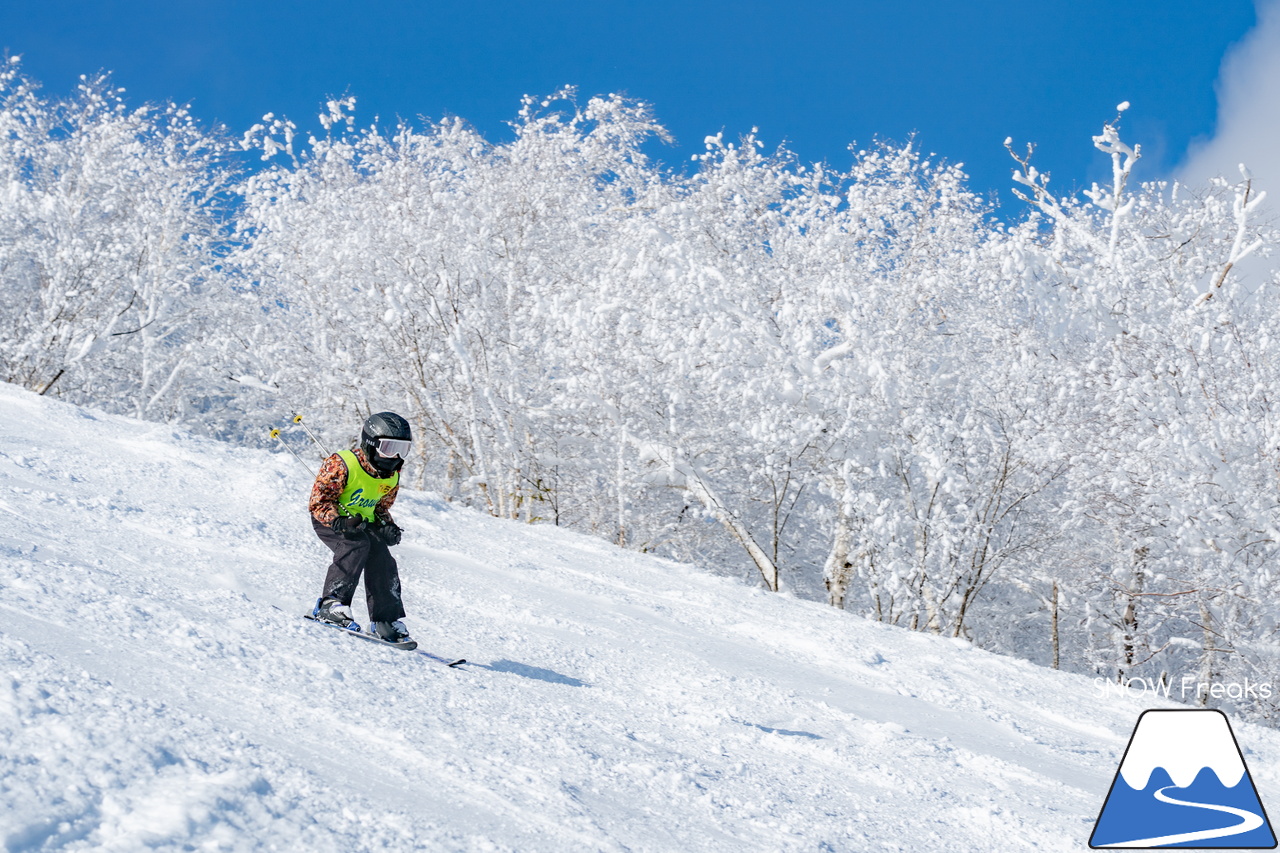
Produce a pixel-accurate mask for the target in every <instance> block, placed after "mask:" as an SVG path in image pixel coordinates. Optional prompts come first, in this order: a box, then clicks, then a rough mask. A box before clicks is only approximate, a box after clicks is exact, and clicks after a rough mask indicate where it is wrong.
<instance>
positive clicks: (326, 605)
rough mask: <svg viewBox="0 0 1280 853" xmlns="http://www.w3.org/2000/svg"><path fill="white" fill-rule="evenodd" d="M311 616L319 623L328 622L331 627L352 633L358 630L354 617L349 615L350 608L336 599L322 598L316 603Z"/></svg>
mask: <svg viewBox="0 0 1280 853" xmlns="http://www.w3.org/2000/svg"><path fill="white" fill-rule="evenodd" d="M311 615H312V616H314V617H316V618H317V619H319V620H320V621H321V622H328V623H330V624H332V625H337V626H338V627H339V628H348V629H350V630H352V631H359V630H360V626H359V625H356V620H355V616H354V615H353V614H352V613H351V608H350V606H348V605H346V604H343V603H341V602H340V601H338V600H337V599H336V598H322V599H320V600H319V601H317V602H316V607H315V610H312V611H311Z"/></svg>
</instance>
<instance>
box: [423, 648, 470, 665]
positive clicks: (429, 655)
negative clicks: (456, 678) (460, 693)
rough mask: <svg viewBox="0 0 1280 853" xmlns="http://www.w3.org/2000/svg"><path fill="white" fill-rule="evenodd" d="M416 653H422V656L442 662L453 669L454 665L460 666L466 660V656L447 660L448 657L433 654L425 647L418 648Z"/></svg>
mask: <svg viewBox="0 0 1280 853" xmlns="http://www.w3.org/2000/svg"><path fill="white" fill-rule="evenodd" d="M418 654H420V655H422V656H423V657H424V658H431V659H432V660H433V661H435V662H437V663H442V664H444V665H445V666H447V667H449V668H450V669H453V668H454V667H457V666H462V665H463V664H464V663H466V662H467V659H466V658H458V659H457V660H449V658H442V657H440V655H433V654H432V653H431V652H429V651H427V650H426V649H418Z"/></svg>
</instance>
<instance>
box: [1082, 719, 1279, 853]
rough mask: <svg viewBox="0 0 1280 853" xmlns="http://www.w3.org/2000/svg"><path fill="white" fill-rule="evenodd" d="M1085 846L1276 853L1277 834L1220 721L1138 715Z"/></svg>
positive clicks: (1224, 723) (1225, 723) (1226, 725)
mask: <svg viewBox="0 0 1280 853" xmlns="http://www.w3.org/2000/svg"><path fill="white" fill-rule="evenodd" d="M1089 846H1090V847H1091V848H1093V849H1095V850H1098V849H1110V848H1133V847H1197V848H1214V849H1230V850H1269V849H1273V848H1275V846H1276V836H1275V833H1274V832H1272V830H1271V823H1270V821H1268V820H1267V813H1266V811H1265V810H1264V809H1263V808H1262V801H1261V800H1260V799H1258V791H1257V789H1256V788H1255V787H1254V785H1253V777H1252V776H1250V775H1249V768H1248V767H1246V766H1245V763H1244V755H1243V754H1242V753H1241V752H1240V745H1239V744H1238V743H1236V738H1235V734H1234V733H1232V731H1231V723H1230V722H1228V721H1227V716H1226V714H1223V713H1222V712H1221V711H1213V710H1204V711H1201V710H1190V709H1188V710H1177V711H1165V710H1158V711H1155V710H1153V711H1144V712H1143V713H1142V716H1140V717H1139V718H1138V725H1137V726H1135V727H1134V729H1133V735H1132V736H1131V737H1130V738H1129V746H1128V748H1126V749H1125V752H1124V758H1123V759H1121V761H1120V769H1119V770H1118V771H1116V778H1115V779H1114V780H1113V781H1112V783H1111V790H1110V791H1109V792H1108V793H1107V799H1106V801H1105V802H1104V803H1103V805H1102V812H1101V813H1100V814H1099V815H1098V821H1097V823H1095V824H1094V827H1093V835H1092V836H1091V837H1090V838H1089Z"/></svg>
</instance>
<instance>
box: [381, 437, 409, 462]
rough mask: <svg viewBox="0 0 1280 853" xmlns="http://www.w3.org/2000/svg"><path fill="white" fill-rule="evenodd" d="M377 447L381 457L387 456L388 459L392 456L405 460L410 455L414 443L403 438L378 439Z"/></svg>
mask: <svg viewBox="0 0 1280 853" xmlns="http://www.w3.org/2000/svg"><path fill="white" fill-rule="evenodd" d="M377 447H378V455H379V456H385V457H387V458H388V459H390V458H391V457H392V456H399V457H400V458H401V459H404V458H406V457H407V456H408V455H409V450H410V449H411V448H412V447H413V442H412V441H406V440H405V439H403V438H380V439H378V445H377Z"/></svg>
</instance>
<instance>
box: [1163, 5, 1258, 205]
mask: <svg viewBox="0 0 1280 853" xmlns="http://www.w3.org/2000/svg"><path fill="white" fill-rule="evenodd" d="M1257 12H1258V23H1257V26H1255V27H1254V28H1253V30H1252V31H1250V33H1249V34H1248V35H1247V36H1245V38H1244V39H1243V40H1241V41H1240V42H1239V44H1237V45H1235V46H1234V47H1233V48H1232V49H1231V50H1230V51H1228V52H1227V55H1226V58H1225V59H1224V60H1223V63H1222V70H1221V71H1220V72H1219V75H1218V83H1217V90H1218V123H1217V128H1216V130H1215V131H1214V135H1213V137H1212V138H1211V139H1209V140H1208V141H1206V142H1202V143H1200V144H1198V145H1193V146H1192V148H1191V150H1190V151H1189V152H1188V154H1187V158H1186V161H1185V162H1184V163H1183V165H1182V167H1181V168H1180V169H1179V170H1178V177H1179V179H1180V180H1182V181H1183V182H1185V183H1188V184H1193V185H1194V184H1202V183H1204V182H1205V181H1206V180H1208V179H1209V178H1213V177H1218V176H1221V177H1224V178H1226V179H1227V180H1228V181H1231V182H1232V183H1235V182H1237V181H1239V180H1241V177H1240V165H1241V164H1244V165H1245V166H1246V167H1248V169H1249V171H1250V172H1251V173H1252V175H1253V178H1254V186H1255V187H1256V188H1258V189H1262V190H1267V191H1268V194H1269V196H1270V197H1271V198H1273V199H1274V198H1280V0H1257Z"/></svg>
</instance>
